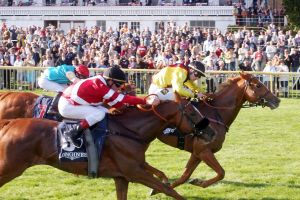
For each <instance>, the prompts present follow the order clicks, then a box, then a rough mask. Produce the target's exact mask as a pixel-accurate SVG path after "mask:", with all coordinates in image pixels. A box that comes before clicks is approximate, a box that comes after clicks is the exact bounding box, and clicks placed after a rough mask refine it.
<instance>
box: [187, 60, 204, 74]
mask: <svg viewBox="0 0 300 200" xmlns="http://www.w3.org/2000/svg"><path fill="white" fill-rule="evenodd" d="M189 67H190V68H191V69H193V70H195V71H197V72H199V73H200V74H201V75H202V76H204V77H205V66H204V64H203V63H202V62H200V61H194V62H191V63H190V64H189Z"/></svg>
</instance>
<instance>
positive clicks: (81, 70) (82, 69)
mask: <svg viewBox="0 0 300 200" xmlns="http://www.w3.org/2000/svg"><path fill="white" fill-rule="evenodd" d="M75 72H76V73H78V74H79V75H81V77H83V78H88V77H89V76H90V72H89V69H88V67H87V66H85V65H79V66H78V67H76V68H75Z"/></svg>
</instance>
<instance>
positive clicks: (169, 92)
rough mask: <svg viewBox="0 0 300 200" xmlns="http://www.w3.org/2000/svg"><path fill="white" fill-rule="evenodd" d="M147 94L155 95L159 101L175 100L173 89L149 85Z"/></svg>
mask: <svg viewBox="0 0 300 200" xmlns="http://www.w3.org/2000/svg"><path fill="white" fill-rule="evenodd" d="M148 94H149V95H150V94H156V95H157V96H158V98H159V99H160V100H173V101H174V100H175V95H174V90H173V88H159V87H157V86H156V85H154V84H151V85H150V88H149V90H148Z"/></svg>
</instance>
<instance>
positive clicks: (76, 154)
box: [57, 116, 107, 162]
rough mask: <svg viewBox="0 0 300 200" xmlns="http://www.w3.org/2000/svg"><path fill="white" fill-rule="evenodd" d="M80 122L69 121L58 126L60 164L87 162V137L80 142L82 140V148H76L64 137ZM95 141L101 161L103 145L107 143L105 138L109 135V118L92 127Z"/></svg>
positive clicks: (82, 137) (81, 138)
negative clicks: (66, 132) (65, 133)
mask: <svg viewBox="0 0 300 200" xmlns="http://www.w3.org/2000/svg"><path fill="white" fill-rule="evenodd" d="M77 123H78V121H68V122H65V121H63V122H61V123H60V124H59V125H58V133H57V135H58V137H57V148H58V152H59V160H60V162H73V161H74V162H87V152H86V146H85V137H84V136H83V135H82V136H81V137H80V138H79V140H81V144H82V145H80V147H76V146H75V145H74V144H72V143H70V142H69V141H68V140H67V139H66V138H65V136H64V134H63V133H64V132H65V131H66V130H68V129H70V128H72V127H73V126H75V125H76V124H77ZM90 130H91V134H92V137H93V141H94V143H95V145H96V150H97V155H98V159H100V156H101V152H102V148H103V144H104V142H105V137H106V134H107V131H106V130H107V116H105V118H104V119H103V120H102V121H100V122H98V123H97V124H95V125H94V126H92V127H90Z"/></svg>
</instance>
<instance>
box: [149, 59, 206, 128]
mask: <svg viewBox="0 0 300 200" xmlns="http://www.w3.org/2000/svg"><path fill="white" fill-rule="evenodd" d="M201 77H205V66H204V65H203V64H202V63H201V62H199V61H196V62H192V63H190V64H189V65H188V67H185V66H184V65H183V64H181V63H177V65H172V66H168V67H165V68H163V69H161V70H160V71H159V72H158V73H157V74H155V75H154V76H153V77H152V83H151V85H150V88H149V91H148V93H149V95H151V94H156V95H157V96H158V98H159V99H160V100H174V99H175V95H174V93H175V91H176V92H177V93H178V94H179V95H180V96H182V97H186V98H188V99H192V98H196V99H198V98H199V99H201V98H204V97H205V95H203V94H202V93H201V92H200V90H201V89H200V87H199V86H198V85H196V84H195V82H194V81H196V80H197V79H199V78H201ZM151 100H154V101H156V100H155V98H152V99H151V96H150V97H149V102H151ZM208 124H209V120H208V119H207V118H204V119H203V120H202V121H201V122H200V123H199V124H198V127H197V128H198V129H204V128H205V127H207V126H208ZM166 131H168V129H166Z"/></svg>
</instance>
